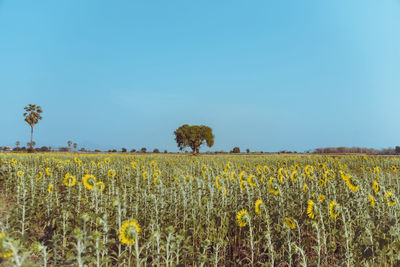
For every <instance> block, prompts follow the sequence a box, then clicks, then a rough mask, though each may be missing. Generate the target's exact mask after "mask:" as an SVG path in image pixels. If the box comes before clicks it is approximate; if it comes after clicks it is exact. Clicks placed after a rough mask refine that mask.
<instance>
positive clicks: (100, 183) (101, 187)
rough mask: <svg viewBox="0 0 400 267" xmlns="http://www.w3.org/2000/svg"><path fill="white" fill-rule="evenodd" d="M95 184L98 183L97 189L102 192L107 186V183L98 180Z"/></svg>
mask: <svg viewBox="0 0 400 267" xmlns="http://www.w3.org/2000/svg"><path fill="white" fill-rule="evenodd" d="M95 185H96V190H97V191H100V192H101V191H103V190H104V188H105V187H106V185H105V184H104V183H103V182H97V183H96V184H95Z"/></svg>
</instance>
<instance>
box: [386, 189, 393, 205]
mask: <svg viewBox="0 0 400 267" xmlns="http://www.w3.org/2000/svg"><path fill="white" fill-rule="evenodd" d="M385 199H386V200H387V201H388V204H389V206H390V207H392V206H394V205H396V201H395V199H394V195H393V193H392V191H386V193H385Z"/></svg>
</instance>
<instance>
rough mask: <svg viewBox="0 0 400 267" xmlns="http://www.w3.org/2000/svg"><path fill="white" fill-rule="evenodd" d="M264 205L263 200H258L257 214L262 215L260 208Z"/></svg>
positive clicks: (255, 204)
mask: <svg viewBox="0 0 400 267" xmlns="http://www.w3.org/2000/svg"><path fill="white" fill-rule="evenodd" d="M262 204H263V202H262V200H261V199H257V200H256V202H255V203H254V206H255V210H256V213H257V214H259V215H260V214H261V209H260V206H261V205H262Z"/></svg>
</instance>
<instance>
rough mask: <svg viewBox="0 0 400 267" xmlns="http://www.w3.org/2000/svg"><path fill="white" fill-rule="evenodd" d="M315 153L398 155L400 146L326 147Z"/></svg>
mask: <svg viewBox="0 0 400 267" xmlns="http://www.w3.org/2000/svg"><path fill="white" fill-rule="evenodd" d="M313 153H315V154H349V153H358V154H368V155H398V154H400V146H396V147H395V148H384V149H381V150H378V149H374V148H363V147H325V148H317V149H315V150H314V151H313Z"/></svg>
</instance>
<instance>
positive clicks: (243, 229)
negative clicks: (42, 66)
mask: <svg viewBox="0 0 400 267" xmlns="http://www.w3.org/2000/svg"><path fill="white" fill-rule="evenodd" d="M399 168H400V161H399V158H398V157H378V156H364V155H357V156H318V155H263V156H261V155H258V156H244V155H223V156H222V155H221V156H180V155H155V154H150V155H134V154H125V155H124V154H73V153H60V154H1V155H0V186H1V198H0V201H1V205H0V212H1V214H0V232H1V233H0V257H1V264H2V265H3V266H146V265H147V266H178V265H181V266H380V265H383V266H396V265H397V266H398V265H399V264H400V253H399V251H400V222H399V215H398V214H399V212H400V208H399V207H400V205H399V199H398V196H399V194H400V181H399V178H400V173H399Z"/></svg>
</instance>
